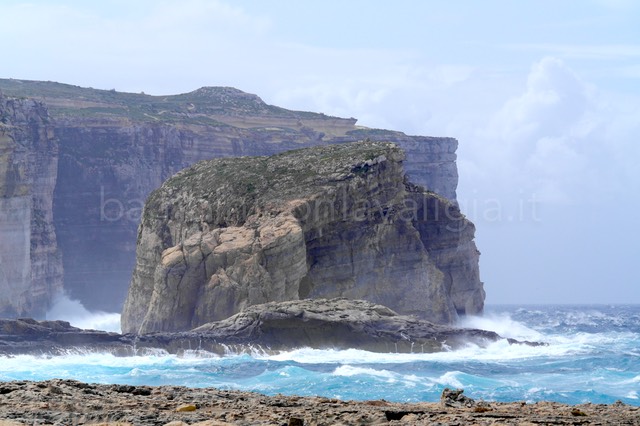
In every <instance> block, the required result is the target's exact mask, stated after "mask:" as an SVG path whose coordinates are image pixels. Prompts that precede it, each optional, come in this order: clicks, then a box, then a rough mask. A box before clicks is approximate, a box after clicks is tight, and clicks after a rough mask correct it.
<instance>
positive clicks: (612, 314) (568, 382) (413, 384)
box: [0, 306, 640, 405]
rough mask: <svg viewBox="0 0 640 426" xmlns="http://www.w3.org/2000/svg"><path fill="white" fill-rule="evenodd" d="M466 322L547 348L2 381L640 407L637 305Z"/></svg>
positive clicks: (18, 363) (227, 361) (305, 355)
mask: <svg viewBox="0 0 640 426" xmlns="http://www.w3.org/2000/svg"><path fill="white" fill-rule="evenodd" d="M463 325H466V326H473V327H478V328H484V329H489V330H494V331H497V332H498V333H500V334H501V335H503V336H506V337H514V338H519V339H527V340H536V341H544V342H547V343H548V344H549V345H548V346H542V347H530V346H521V345H509V344H508V343H506V342H496V343H494V344H491V345H490V346H489V347H487V348H480V347H477V346H473V345H470V346H468V347H466V348H464V349H460V350H456V351H450V352H442V353H436V354H422V353H415V354H394V353H389V354H376V353H371V352H365V351H358V350H347V351H334V350H312V349H299V350H295V351H291V352H285V353H281V354H279V355H276V356H273V355H272V356H269V355H266V354H261V353H260V352H258V351H256V353H254V354H253V355H247V354H244V355H234V354H229V355H227V356H224V357H219V356H213V355H211V354H206V353H197V352H193V353H188V354H186V355H184V356H181V357H178V356H174V355H168V354H165V353H162V352H158V353H157V354H155V355H152V356H139V357H115V356H113V355H111V354H95V353H87V354H82V353H78V352H75V353H70V354H68V355H65V356H55V357H36V356H27V355H24V356H16V357H12V358H0V380H4V381H6V380H25V379H28V380H44V379H50V378H73V379H77V380H82V381H85V382H95V383H122V384H133V385H141V384H145V385H166V384H171V385H185V386H191V387H208V386H213V387H217V388H222V389H241V390H250V391H257V392H261V393H265V394H270V395H273V394H277V393H282V394H289V395H322V396H327V397H335V398H341V399H346V400H349V399H354V400H368V399H380V398H384V399H386V400H389V401H401V402H412V401H437V400H438V399H439V397H440V394H441V392H442V390H443V389H444V388H445V387H456V388H464V389H465V394H466V395H468V396H470V397H472V398H474V399H484V400H489V401H528V402H534V401H539V400H553V401H558V402H564V403H570V404H576V403H583V402H593V403H613V402H615V401H617V400H621V401H623V402H625V403H627V404H632V405H640V306H523V307H518V306H494V307H489V308H487V312H486V314H485V316H484V317H482V318H470V319H467V320H466V321H465V322H464V323H463Z"/></svg>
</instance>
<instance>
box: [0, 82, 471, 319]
mask: <svg viewBox="0 0 640 426" xmlns="http://www.w3.org/2000/svg"><path fill="white" fill-rule="evenodd" d="M0 90H3V91H4V92H5V93H6V94H8V95H11V96H14V97H21V98H24V97H27V98H33V99H38V100H39V101H42V102H44V103H45V104H46V105H47V108H48V110H49V117H50V121H49V125H50V126H51V128H52V129H53V132H54V135H55V138H56V140H57V141H58V143H57V145H56V147H57V148H56V149H58V150H59V154H58V151H55V150H54V151H52V152H50V153H49V156H50V157H51V158H52V160H53V159H56V160H57V162H58V163H57V164H58V166H57V170H50V172H51V173H50V174H49V175H48V179H49V180H50V181H52V182H54V181H55V182H56V185H55V192H54V197H53V212H52V213H51V210H50V209H49V210H47V213H46V214H47V215H51V214H52V215H53V224H54V226H55V231H56V240H57V244H58V248H59V249H58V253H62V254H63V256H62V263H63V266H64V268H63V274H64V287H65V291H66V292H68V294H69V295H70V296H71V297H72V298H74V299H79V300H81V301H82V302H83V304H84V305H85V306H87V307H88V308H90V309H99V310H107V311H120V310H121V309H122V304H123V302H124V299H125V297H126V294H127V289H128V285H129V281H130V278H131V272H132V270H133V268H134V266H135V247H136V235H137V227H138V225H139V223H140V213H141V211H142V207H143V204H144V201H145V199H146V198H147V196H148V195H149V193H150V192H151V191H152V190H154V189H156V188H157V187H159V186H160V185H161V184H162V182H163V181H164V180H166V179H167V178H168V177H170V176H172V175H173V174H175V173H176V172H178V171H179V170H181V169H183V168H185V167H188V166H190V165H192V164H194V163H196V162H197V161H200V160H203V159H209V158H214V157H216V158H219V157H233V156H243V155H272V154H276V153H279V152H283V151H286V150H291V149H297V148H302V147H308V146H314V145H326V144H337V143H347V142H353V141H357V140H362V139H370V140H385V141H391V142H395V143H396V144H397V145H398V146H400V147H401V148H402V149H403V150H404V151H405V152H406V153H407V160H406V161H405V164H404V166H405V169H406V171H407V174H408V175H409V176H410V177H411V180H412V181H413V182H415V183H417V184H419V185H422V186H424V187H425V188H427V189H429V190H431V191H434V192H436V193H438V194H440V195H442V196H444V197H445V198H447V199H449V200H455V196H456V193H455V191H456V186H457V182H458V176H457V169H456V164H455V160H456V154H455V151H456V148H457V141H456V140H455V139H452V138H437V137H423V136H408V135H405V134H403V133H400V132H392V131H387V130H379V129H368V128H363V127H360V126H357V125H356V120H355V119H353V118H350V119H343V118H337V117H329V116H326V115H324V114H316V113H310V112H300V111H290V110H286V109H283V108H278V107H275V106H272V105H268V104H266V103H265V102H263V101H262V100H261V99H260V98H259V97H257V96H255V95H251V94H248V93H244V92H241V91H239V90H237V89H233V88H226V87H204V88H201V89H198V90H196V91H193V92H191V93H185V94H181V95H172V96H149V95H145V94H136V93H121V92H116V91H115V90H95V89H89V88H81V87H77V86H71V85H65V84H59V83H52V82H38V81H25V80H13V79H10V80H3V79H0ZM12 210H13V211H20V212H23V211H25V210H24V208H23V206H22V207H16V206H14V207H12ZM19 214H23V213H19ZM3 220H4V219H3ZM7 220H9V219H7ZM11 220H13V219H11ZM3 223H9V222H3ZM452 250H453V249H452ZM461 251H462V252H465V251H466V249H465V248H461ZM453 252H455V250H453V251H452V252H451V253H453ZM451 253H450V254H451ZM444 255H445V253H444V252H443V256H444ZM474 261H475V260H474V258H473V257H471V258H469V259H466V260H465V262H464V266H462V267H463V268H466V269H469V270H470V271H467V272H469V273H470V274H472V275H476V276H477V275H478V265H477V263H476V264H475V265H473V262H474ZM57 265H59V262H58V263H51V264H49V266H47V268H48V269H49V270H50V275H49V278H48V279H50V280H57V279H58V278H56V277H57V274H58V273H59V267H58V266H57ZM463 272H464V271H463ZM465 273H466V272H465ZM458 282H460V280H457V279H456V278H455V277H454V278H453V279H451V285H452V286H453V287H455V286H456V285H457V284H456V283H458ZM34 291H35V290H34ZM455 291H458V290H455ZM466 291H467V290H465V289H464V288H462V289H460V290H459V291H458V292H459V293H464V292H466ZM457 306H458V307H459V308H460V309H462V310H461V312H462V311H464V310H465V308H464V306H463V304H460V303H458V304H457ZM44 310H46V307H45V306H43V305H41V304H38V305H37V306H36V305H34V307H33V310H31V311H24V312H23V313H22V315H34V316H41V315H40V313H41V312H43V311H44Z"/></svg>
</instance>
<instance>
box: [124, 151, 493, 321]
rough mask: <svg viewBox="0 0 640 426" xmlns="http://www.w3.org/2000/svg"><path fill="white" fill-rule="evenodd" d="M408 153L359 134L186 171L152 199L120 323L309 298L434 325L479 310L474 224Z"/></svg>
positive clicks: (215, 315) (202, 316) (226, 312)
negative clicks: (413, 167)
mask: <svg viewBox="0 0 640 426" xmlns="http://www.w3.org/2000/svg"><path fill="white" fill-rule="evenodd" d="M403 159H404V154H403V152H402V151H401V150H400V149H399V148H398V147H396V146H395V145H393V144H389V143H374V142H359V143H351V144H343V145H332V146H323V147H315V148H309V149H305V150H297V151H291V152H287V153H284V154H279V155H275V156H272V157H243V158H236V159H218V160H211V161H204V162H201V163H198V164H196V165H195V166H193V167H191V168H188V169H186V170H183V171H181V172H180V173H178V174H177V175H175V176H174V177H172V178H171V179H169V180H168V181H167V182H165V183H164V184H163V185H162V187H161V188H160V189H158V190H156V191H154V192H153V193H152V194H151V195H150V197H149V199H148V200H147V203H146V205H145V208H144V212H143V219H142V224H141V226H140V228H139V232H138V243H137V261H136V268H135V270H134V274H133V278H132V281H131V286H130V289H129V294H128V297H127V300H126V302H125V306H124V311H123V314H122V327H123V331H125V332H133V333H147V332H152V331H179V330H188V329H192V328H194V327H197V326H199V325H202V324H205V323H208V322H211V321H215V320H220V319H224V318H227V317H229V316H231V315H233V314H235V313H237V312H239V311H241V310H242V309H243V308H245V307H247V306H250V305H255V304H260V303H265V302H271V301H285V300H296V299H303V298H334V297H346V298H350V299H364V300H368V301H370V302H373V303H379V304H383V305H386V306H388V307H390V308H391V309H393V310H395V311H397V312H399V313H401V314H413V315H417V316H419V317H422V318H425V319H429V320H431V321H434V322H438V323H451V322H453V321H454V320H455V319H456V318H457V315H458V312H466V313H470V314H473V313H478V312H480V311H481V310H482V307H483V302H484V291H483V289H482V283H481V282H480V281H479V278H478V275H477V260H478V258H477V257H478V252H477V250H476V248H475V244H474V242H473V235H474V228H473V225H472V224H471V223H470V222H469V221H467V220H466V219H465V218H464V216H462V215H461V213H460V212H459V210H458V208H457V207H456V205H455V204H453V203H451V202H450V201H448V200H447V199H445V198H444V197H441V196H439V195H437V194H435V193H433V192H428V191H426V190H425V189H423V188H421V187H418V186H415V185H413V184H411V183H409V182H408V181H407V179H406V178H405V173H404V170H403Z"/></svg>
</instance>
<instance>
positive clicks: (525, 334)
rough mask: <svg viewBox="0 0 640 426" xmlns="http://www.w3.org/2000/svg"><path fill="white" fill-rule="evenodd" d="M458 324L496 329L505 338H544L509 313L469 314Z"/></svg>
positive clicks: (466, 326)
mask: <svg viewBox="0 0 640 426" xmlns="http://www.w3.org/2000/svg"><path fill="white" fill-rule="evenodd" d="M457 325H458V326H460V327H464V328H479V329H481V330H489V331H494V332H496V333H498V334H499V335H500V336H502V337H505V338H513V339H518V340H537V341H540V340H543V339H544V336H543V335H542V333H540V332H538V331H536V330H534V329H532V328H529V327H527V326H526V325H524V324H523V323H521V322H518V321H515V320H514V319H512V318H511V316H510V315H509V314H508V313H493V314H485V316H481V317H476V316H468V317H464V318H462V319H461V320H460V322H459V323H458V324H457Z"/></svg>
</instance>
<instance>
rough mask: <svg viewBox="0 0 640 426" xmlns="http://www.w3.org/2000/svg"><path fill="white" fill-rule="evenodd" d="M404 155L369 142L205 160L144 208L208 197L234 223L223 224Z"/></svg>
mask: <svg viewBox="0 0 640 426" xmlns="http://www.w3.org/2000/svg"><path fill="white" fill-rule="evenodd" d="M403 158H404V154H403V152H402V150H400V149H399V148H398V147H397V146H396V145H395V144H392V143H387V142H370V141H364V142H356V143H348V144H341V145H326V146H316V147H311V148H304V149H299V150H293V151H287V152H284V153H281V154H277V155H273V156H269V157H266V156H265V157H239V158H219V159H213V160H205V161H201V162H199V163H197V164H195V165H193V166H192V167H189V168H187V169H184V170H182V171H180V172H179V173H177V174H176V175H174V176H173V177H172V178H170V179H168V180H167V181H166V182H165V183H164V184H163V185H162V187H160V188H159V189H157V190H156V191H154V192H152V193H151V195H150V196H149V198H148V200H147V205H146V207H145V212H147V211H162V205H163V204H164V203H165V202H166V201H169V202H172V203H173V202H177V201H178V200H180V201H182V202H185V200H207V201H209V202H210V203H214V204H215V205H216V206H218V207H223V206H224V210H225V211H227V212H233V215H232V217H230V218H229V217H228V218H227V219H229V220H230V222H229V223H220V224H218V225H223V226H229V225H238V224H241V223H243V222H244V220H245V219H246V217H247V215H249V214H250V213H251V212H252V211H254V210H255V209H256V208H260V207H264V206H267V205H269V206H272V207H274V206H276V207H281V206H282V204H283V202H286V201H291V200H295V199H300V198H304V197H307V196H309V195H310V194H314V193H316V192H318V189H320V188H323V187H326V186H331V185H332V184H334V183H335V182H339V181H344V180H347V179H350V178H354V177H356V176H363V175H365V174H366V173H367V172H368V171H369V169H370V168H371V167H372V166H374V165H375V164H378V163H381V162H384V161H386V160H387V159H393V160H395V161H401V160H402V159H403ZM187 202H188V201H187Z"/></svg>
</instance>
